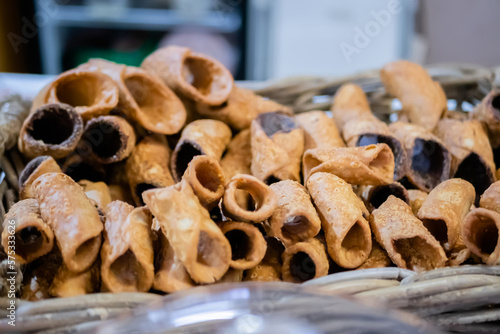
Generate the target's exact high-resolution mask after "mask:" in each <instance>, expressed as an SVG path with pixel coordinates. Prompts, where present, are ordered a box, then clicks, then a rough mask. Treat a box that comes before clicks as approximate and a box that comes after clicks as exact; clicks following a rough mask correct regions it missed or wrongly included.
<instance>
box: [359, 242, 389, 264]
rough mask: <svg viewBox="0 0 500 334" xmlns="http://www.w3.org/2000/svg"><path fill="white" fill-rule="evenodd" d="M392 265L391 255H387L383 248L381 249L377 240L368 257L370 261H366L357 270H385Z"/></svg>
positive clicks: (373, 243)
mask: <svg viewBox="0 0 500 334" xmlns="http://www.w3.org/2000/svg"><path fill="white" fill-rule="evenodd" d="M391 264H392V261H391V259H390V258H389V255H387V252H386V251H385V250H384V249H383V248H382V247H380V245H379V244H378V243H377V242H376V241H375V240H373V241H372V251H371V252H370V256H368V259H366V261H365V262H363V264H362V265H360V266H359V267H358V268H356V270H361V269H370V268H385V267H390V266H391Z"/></svg>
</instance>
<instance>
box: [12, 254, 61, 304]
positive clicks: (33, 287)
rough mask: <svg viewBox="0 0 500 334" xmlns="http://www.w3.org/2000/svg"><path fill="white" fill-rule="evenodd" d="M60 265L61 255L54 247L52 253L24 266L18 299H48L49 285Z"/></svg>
mask: <svg viewBox="0 0 500 334" xmlns="http://www.w3.org/2000/svg"><path fill="white" fill-rule="evenodd" d="M62 263H63V259H62V257H61V253H60V252H59V249H58V247H57V246H54V247H53V248H52V251H50V252H49V253H47V254H45V255H44V256H42V257H39V258H38V259H36V260H35V261H33V262H31V263H29V264H28V265H26V267H24V269H23V272H22V280H23V283H22V287H21V293H20V296H19V297H20V299H22V300H28V301H38V300H43V299H48V298H50V293H49V292H50V285H51V284H52V282H53V280H54V277H55V275H56V273H57V271H58V270H59V268H60V267H61V265H62ZM19 276H20V275H19ZM19 276H18V277H19Z"/></svg>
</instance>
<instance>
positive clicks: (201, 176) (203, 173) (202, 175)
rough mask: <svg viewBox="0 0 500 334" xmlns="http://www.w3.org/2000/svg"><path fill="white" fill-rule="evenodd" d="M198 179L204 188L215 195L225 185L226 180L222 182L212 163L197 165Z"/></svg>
mask: <svg viewBox="0 0 500 334" xmlns="http://www.w3.org/2000/svg"><path fill="white" fill-rule="evenodd" d="M195 172H196V179H197V180H198V182H199V183H200V184H201V185H202V186H203V188H205V189H208V190H209V191H211V192H213V193H215V192H217V190H218V189H219V187H221V186H222V185H223V182H224V180H221V177H220V174H218V173H217V169H215V168H213V167H212V165H211V164H210V163H208V162H207V163H206V164H203V163H200V164H197V165H196V169H195Z"/></svg>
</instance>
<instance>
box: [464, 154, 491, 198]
mask: <svg viewBox="0 0 500 334" xmlns="http://www.w3.org/2000/svg"><path fill="white" fill-rule="evenodd" d="M455 177H456V178H461V179H464V180H467V181H469V182H470V183H471V184H472V185H473V186H474V188H475V189H476V201H475V203H476V205H478V204H479V198H480V197H481V195H482V194H483V193H484V191H485V190H486V189H488V187H489V186H490V185H491V183H493V181H494V178H493V173H492V171H491V170H490V169H489V168H488V167H487V166H486V164H485V163H484V161H483V159H481V157H480V156H479V155H477V154H476V153H471V154H469V155H468V156H467V157H466V158H465V159H464V160H463V161H462V163H461V164H460V165H459V166H458V168H457V171H456V173H455Z"/></svg>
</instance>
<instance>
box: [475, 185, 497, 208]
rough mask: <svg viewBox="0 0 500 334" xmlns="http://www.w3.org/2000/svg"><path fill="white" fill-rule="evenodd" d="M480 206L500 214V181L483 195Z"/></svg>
mask: <svg viewBox="0 0 500 334" xmlns="http://www.w3.org/2000/svg"><path fill="white" fill-rule="evenodd" d="M479 206H480V207H482V208H485V209H488V210H493V211H496V212H500V181H496V182H495V183H493V184H492V185H491V186H489V187H488V189H486V191H485V192H484V193H483V194H482V195H481V199H480V200H479Z"/></svg>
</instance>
